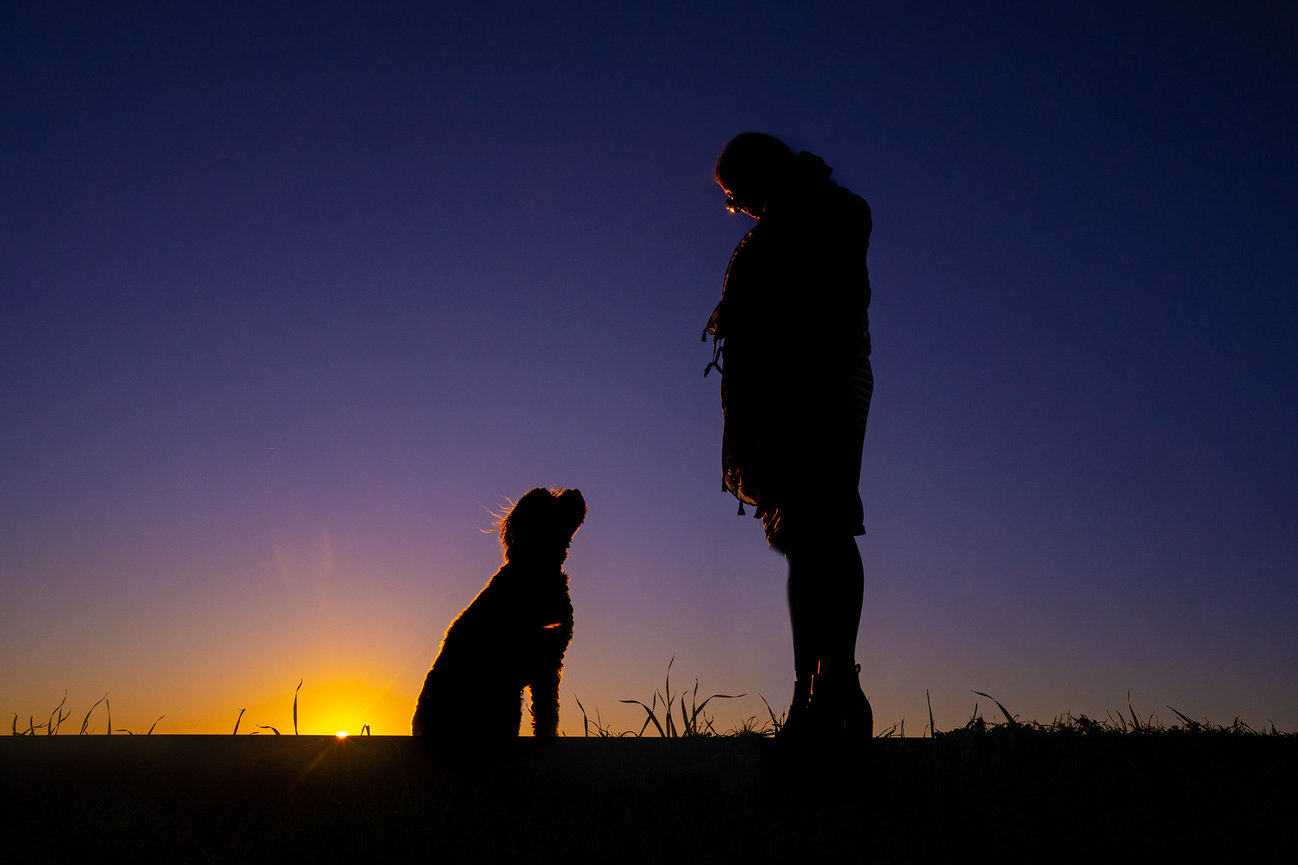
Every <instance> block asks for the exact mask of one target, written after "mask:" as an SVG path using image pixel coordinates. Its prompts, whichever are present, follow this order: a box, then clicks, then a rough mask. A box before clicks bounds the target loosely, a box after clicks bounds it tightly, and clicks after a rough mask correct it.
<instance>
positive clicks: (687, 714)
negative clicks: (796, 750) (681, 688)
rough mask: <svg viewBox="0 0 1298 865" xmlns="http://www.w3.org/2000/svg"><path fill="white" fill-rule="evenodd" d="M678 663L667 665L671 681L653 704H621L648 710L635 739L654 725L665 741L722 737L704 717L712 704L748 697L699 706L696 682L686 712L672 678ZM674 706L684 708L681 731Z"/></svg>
mask: <svg viewBox="0 0 1298 865" xmlns="http://www.w3.org/2000/svg"><path fill="white" fill-rule="evenodd" d="M675 662H676V656H675V655H672V659H671V660H670V661H668V662H667V679H666V681H665V682H664V684H663V690H662V691H661V692H659V691H656V690H655V691H654V694H653V698H652V701H651V704H648V705H647V704H645V703H643V702H642V701H640V700H622V701H621V702H623V703H635V704H636V705H638V706H640V707H641V708H642V709H644V710H645V722H644V724H643V725H641V727H640V732H638V733H636V734H635V735H636V736H637V737H640V736H643V735H644V732H645V730H647V729H649V725H650V724H653V725H654V729H656V730H657V731H658V735H659V736H661V737H663V738H664V739H676V738H684V737H687V736H716V735H718V733H717V731H716V729H715V728H714V727H713V726H712V721H711V719H709V718H708V717H707V715H705V714H704V710H705V709H706V708H707V706H708V703H710V702H712V701H713V700H718V699H721V700H733V699H736V698H737V697H743V696H744V695H743V694H713V695H712V696H711V697H708V698H707V699H705V700H704V701H703V702H702V703H700V702H699V680H698V679H695V680H694V692H693V695H692V696H691V697H690V708H689V709H688V710H687V709H686V708H685V695H684V694H681V695H680V702H679V703H677V702H676V701H677V695H676V694H674V693H672V678H671V676H672V664H674V663H675ZM659 703H661V704H662V713H663V720H662V721H659V720H658V714H657V712H656V711H655V710H656V709H657V708H658V705H659ZM673 703H676V705H678V706H679V707H680V713H681V723H680V726H679V727H677V725H676V722H675V720H674V718H673V716H672V704H673ZM767 708H768V709H769V708H770V706H769V704H768V705H767ZM583 712H584V710H583Z"/></svg>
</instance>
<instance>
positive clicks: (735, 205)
mask: <svg viewBox="0 0 1298 865" xmlns="http://www.w3.org/2000/svg"><path fill="white" fill-rule="evenodd" d="M792 169H793V151H792V150H790V149H789V148H788V146H787V145H785V143H784V142H783V141H781V140H780V139H778V138H776V137H775V136H773V135H767V134H765V133H763V132H745V133H743V134H742V135H737V136H735V137H734V138H732V139H731V140H730V143H729V144H727V145H726V147H725V149H724V150H722V151H721V155H720V156H719V157H717V170H716V181H717V185H718V186H720V187H721V188H722V189H723V190H724V191H725V193H726V205H727V207H729V208H730V209H731V210H733V211H742V212H743V213H747V214H748V215H749V216H753V217H760V216H761V215H762V211H763V210H764V209H765V208H766V205H767V203H768V202H769V200H770V198H771V194H772V193H773V192H774V191H776V190H777V189H778V188H779V187H780V186H781V185H783V184H784V182H785V181H786V179H787V177H788V176H789V174H790V172H791V171H792Z"/></svg>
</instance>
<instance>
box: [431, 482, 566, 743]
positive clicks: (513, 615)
mask: <svg viewBox="0 0 1298 865" xmlns="http://www.w3.org/2000/svg"><path fill="white" fill-rule="evenodd" d="M585 518H586V500H585V499H583V498H582V495H581V492H580V491H579V490H563V491H558V490H556V491H554V492H551V491H549V490H545V489H541V488H537V489H534V490H532V491H531V492H529V493H528V494H527V495H525V496H523V497H522V498H521V499H519V500H518V503H517V504H515V505H514V507H513V508H512V509H511V510H510V512H509V513H508V514H506V515H505V517H504V518H503V519H502V520H501V523H500V542H501V544H502V545H503V546H504V548H505V564H504V565H503V566H502V567H501V568H500V570H499V571H497V572H496V574H495V576H493V577H492V578H491V579H490V580H489V581H488V582H487V585H486V586H485V587H484V588H483V589H482V591H481V592H479V593H478V596H477V597H476V598H474V599H473V603H471V604H469V606H468V607H466V608H465V609H464V611H463V612H462V613H460V615H459V616H458V617H457V618H456V619H455V621H454V622H452V623H451V627H450V628H448V629H447V631H446V636H445V637H443V638H442V648H441V650H440V651H439V652H438V654H437V660H435V661H434V662H433V668H432V669H431V670H429V671H428V677H427V678H426V679H424V688H423V690H422V691H421V692H420V694H419V702H418V703H417V704H416V706H415V717H414V720H413V721H412V722H411V728H412V730H413V732H414V734H415V735H416V736H428V737H436V738H439V739H440V738H444V737H454V738H477V739H484V738H486V739H501V738H511V737H517V736H518V725H519V721H520V720H521V718H522V692H523V688H524V687H527V688H528V689H529V690H530V691H531V694H532V733H533V735H536V736H554V735H557V734H558V731H559V676H560V672H561V670H562V668H563V653H564V652H565V651H566V650H567V648H568V642H569V640H571V639H572V601H571V600H570V599H569V597H568V575H567V574H565V573H564V572H563V562H564V559H566V558H567V557H568V545H569V544H570V543H571V542H572V536H573V533H575V532H576V531H577V529H578V527H580V526H581V523H582V521H583V520H584V519H585Z"/></svg>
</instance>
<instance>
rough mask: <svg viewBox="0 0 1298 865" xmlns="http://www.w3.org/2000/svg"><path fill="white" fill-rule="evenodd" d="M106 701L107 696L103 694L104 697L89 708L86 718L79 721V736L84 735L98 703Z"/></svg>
mask: <svg viewBox="0 0 1298 865" xmlns="http://www.w3.org/2000/svg"><path fill="white" fill-rule="evenodd" d="M107 699H108V695H107V694H104V696H102V697H100V698H99V699H98V700H96V701H95V705H93V706H91V707H90V711H89V712H86V717H85V718H84V719H82V721H81V733H80V734H79V735H82V736H84V735H86V726H87V725H88V724H89V723H90V715H91V713H92V712H94V711H95V709H97V708H99V704H100V703H102V702H104V700H107Z"/></svg>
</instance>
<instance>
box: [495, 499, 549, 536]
mask: <svg viewBox="0 0 1298 865" xmlns="http://www.w3.org/2000/svg"><path fill="white" fill-rule="evenodd" d="M550 501H551V493H550V491H549V490H547V489H545V488H543V487H537V488H536V489H534V490H529V491H528V492H527V494H526V495H524V496H523V497H522V498H521V499H519V500H518V501H516V502H515V503H514V506H513V507H512V508H510V509H509V513H507V514H505V516H504V517H503V518H502V519H501V521H500V542H501V543H502V544H504V545H505V549H509V548H510V547H512V546H513V545H514V541H515V540H516V539H517V536H518V528H519V527H520V526H526V525H528V524H529V523H531V522H533V521H535V520H536V515H537V514H538V513H544V510H545V509H548V508H549V506H550Z"/></svg>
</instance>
